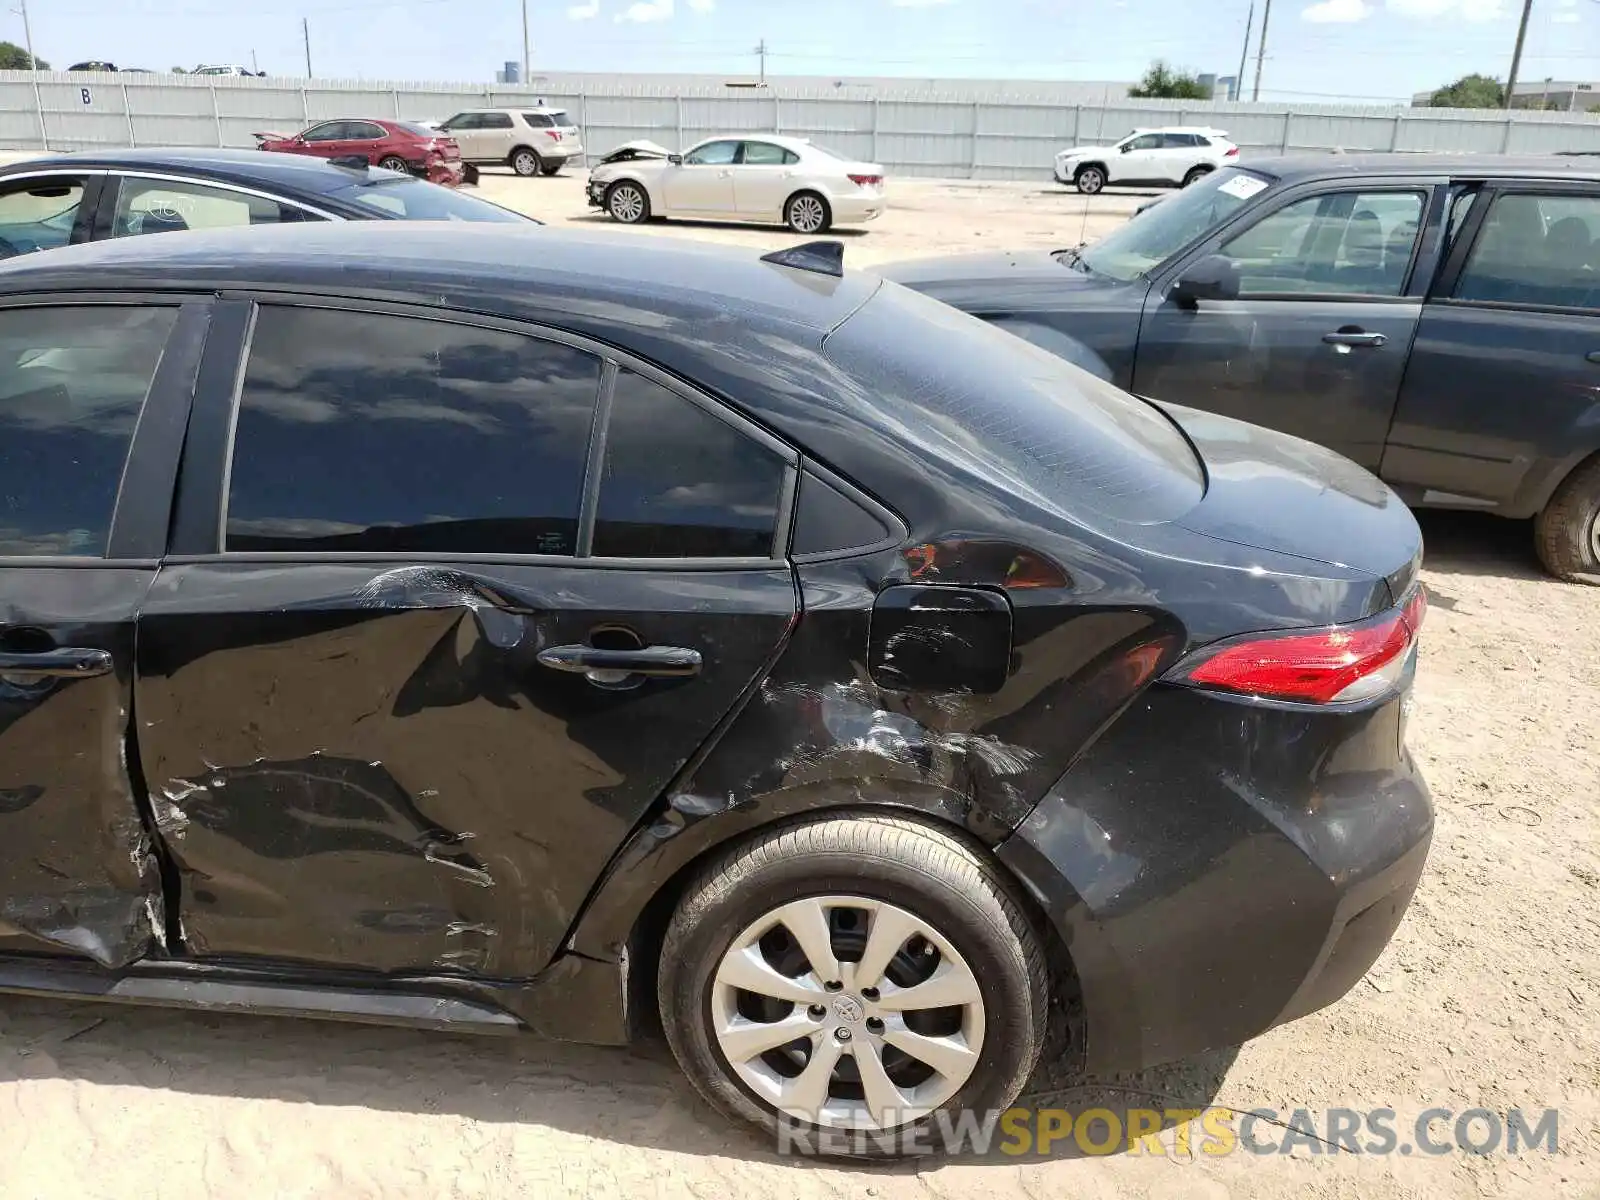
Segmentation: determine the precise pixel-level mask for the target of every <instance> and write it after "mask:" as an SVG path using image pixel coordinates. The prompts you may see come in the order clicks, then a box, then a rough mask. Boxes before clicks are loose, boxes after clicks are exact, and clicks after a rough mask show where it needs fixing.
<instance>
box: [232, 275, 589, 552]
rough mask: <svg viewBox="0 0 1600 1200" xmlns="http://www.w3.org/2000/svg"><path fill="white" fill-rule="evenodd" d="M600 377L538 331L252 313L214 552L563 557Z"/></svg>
mask: <svg viewBox="0 0 1600 1200" xmlns="http://www.w3.org/2000/svg"><path fill="white" fill-rule="evenodd" d="M599 381H600V362H599V360H598V359H596V358H594V357H593V356H591V355H588V354H585V353H583V352H582V351H579V350H574V349H572V348H570V347H568V346H562V345H559V344H556V343H553V342H546V341H542V340H540V339H538V338H532V337H525V336H522V335H520V334H511V333H502V332H499V331H496V330H490V329H477V328H473V327H471V326H467V325H453V324H448V323H446V322H443V321H430V320H422V319H418V318H412V317H396V316H389V315H386V314H376V313H359V312H340V311H332V310H327V309H312V308H293V307H286V306H274V305H265V306H263V307H262V308H261V310H260V313H259V315H258V317H257V320H256V328H255V333H254V335H253V337H252V339H251V345H250V361H249V364H248V366H247V367H246V370H245V379H244V388H243V392H242V394H241V396H240V402H239V415H238V423H237V427H236V432H235V434H234V453H233V467H232V473H231V476H230V484H229V489H228V520H227V549H229V550H301V551H314V550H330V551H377V552H402V553H403V552H411V551H414V552H419V553H427V552H437V553H456V554H572V553H574V552H575V551H576V548H577V532H578V509H579V504H580V500H581V496H582V492H583V476H584V469H585V465H586V463H587V460H588V442H589V431H590V426H591V424H592V421H593V416H594V408H595V399H596V394H597V392H598V390H599Z"/></svg>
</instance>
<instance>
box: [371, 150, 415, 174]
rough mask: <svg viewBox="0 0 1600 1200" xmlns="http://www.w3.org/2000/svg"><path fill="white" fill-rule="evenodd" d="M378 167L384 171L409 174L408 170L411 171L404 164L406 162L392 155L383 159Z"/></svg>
mask: <svg viewBox="0 0 1600 1200" xmlns="http://www.w3.org/2000/svg"><path fill="white" fill-rule="evenodd" d="M378 165H379V166H380V167H382V168H383V169H384V170H385V171H402V172H407V173H409V172H410V170H411V168H410V167H409V166H408V165H407V164H406V160H405V159H403V158H399V157H397V156H396V155H393V154H391V155H390V156H389V157H388V158H386V159H384V160H383V161H382V162H380V163H379V164H378Z"/></svg>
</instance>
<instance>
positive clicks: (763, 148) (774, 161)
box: [744, 142, 800, 167]
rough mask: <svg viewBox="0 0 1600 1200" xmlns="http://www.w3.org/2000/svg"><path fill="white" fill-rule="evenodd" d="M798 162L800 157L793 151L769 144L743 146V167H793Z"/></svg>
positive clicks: (759, 143) (747, 144)
mask: <svg viewBox="0 0 1600 1200" xmlns="http://www.w3.org/2000/svg"><path fill="white" fill-rule="evenodd" d="M799 161H800V156H799V155H798V154H796V153H795V152H794V151H793V150H785V149H784V148H783V147H782V146H774V145H773V144H772V143H771V142H746V143H745V144H744V165H745V166H747V167H783V166H793V165H794V164H795V163H797V162H799Z"/></svg>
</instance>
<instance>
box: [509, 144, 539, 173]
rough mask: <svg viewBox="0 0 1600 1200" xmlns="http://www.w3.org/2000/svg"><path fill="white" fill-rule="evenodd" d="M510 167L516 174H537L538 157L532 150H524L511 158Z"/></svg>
mask: <svg viewBox="0 0 1600 1200" xmlns="http://www.w3.org/2000/svg"><path fill="white" fill-rule="evenodd" d="M511 168H512V170H514V171H516V173H517V174H518V175H537V174H538V173H539V158H538V156H537V155H535V154H534V153H533V152H532V151H529V150H524V151H522V152H521V153H520V154H518V155H517V156H516V157H515V158H513V159H512V160H511Z"/></svg>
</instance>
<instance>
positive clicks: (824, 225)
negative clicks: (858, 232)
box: [783, 192, 833, 233]
mask: <svg viewBox="0 0 1600 1200" xmlns="http://www.w3.org/2000/svg"><path fill="white" fill-rule="evenodd" d="M783 223H784V224H785V225H787V226H788V227H789V228H790V229H792V230H794V231H795V232H796V233H827V232H828V230H829V229H831V228H832V227H833V209H832V208H830V207H829V206H828V202H827V201H826V200H825V199H823V198H822V197H821V196H819V195H818V194H817V193H816V192H796V193H795V194H794V195H792V196H790V197H789V199H788V201H787V202H786V203H785V204H784V206H783Z"/></svg>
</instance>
